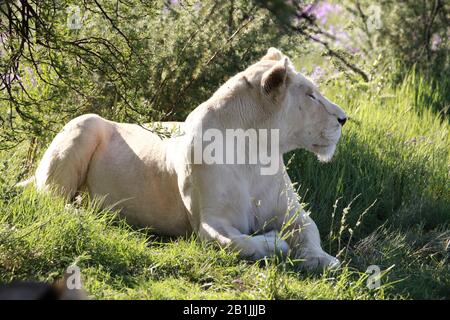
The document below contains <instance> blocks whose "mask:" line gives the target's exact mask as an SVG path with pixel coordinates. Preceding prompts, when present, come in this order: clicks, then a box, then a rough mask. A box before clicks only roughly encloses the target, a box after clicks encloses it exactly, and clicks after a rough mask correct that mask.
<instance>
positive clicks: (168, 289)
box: [0, 74, 450, 299]
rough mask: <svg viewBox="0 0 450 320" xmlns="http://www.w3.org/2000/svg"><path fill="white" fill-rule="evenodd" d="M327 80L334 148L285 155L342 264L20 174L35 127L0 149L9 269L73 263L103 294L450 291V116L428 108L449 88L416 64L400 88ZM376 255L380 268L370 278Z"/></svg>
mask: <svg viewBox="0 0 450 320" xmlns="http://www.w3.org/2000/svg"><path fill="white" fill-rule="evenodd" d="M322 90H323V91H324V92H325V94H326V95H327V96H328V97H329V98H331V99H332V100H334V101H335V102H336V103H338V104H339V105H341V106H342V107H343V108H344V109H345V110H346V111H347V113H348V114H349V116H350V120H349V121H348V123H347V124H346V126H345V127H344V129H343V136H342V139H341V141H340V143H339V145H338V150H337V153H336V155H335V157H334V159H333V161H332V162H330V163H326V164H323V163H319V162H318V161H317V160H316V159H315V157H314V156H313V155H312V154H310V153H308V152H306V151H302V150H299V151H296V152H293V153H291V154H288V155H286V159H285V160H286V163H287V164H288V167H289V173H290V175H291V177H292V179H293V181H294V182H295V183H296V186H297V188H298V192H299V195H300V196H301V198H302V201H303V202H304V204H305V207H306V208H307V209H308V210H309V211H310V212H311V216H312V217H313V219H314V220H315V221H316V223H317V224H318V227H319V230H320V232H321V236H322V242H323V247H324V249H326V250H328V251H330V252H331V253H332V254H334V255H338V256H339V258H340V259H341V260H342V261H343V267H342V268H340V269H339V270H336V271H326V272H323V273H307V272H304V271H301V270H299V268H298V266H297V262H296V261H292V260H289V259H286V260H282V259H279V258H273V259H269V260H264V261H258V262H256V263H254V262H247V261H243V260H240V259H238V257H237V255H236V253H233V252H232V251H230V250H228V249H221V248H219V247H218V246H217V245H216V244H214V243H202V242H200V241H199V240H198V239H196V237H195V236H192V237H188V238H163V237H157V236H155V235H153V234H152V232H151V230H142V229H140V230H136V229H134V228H132V227H131V226H129V225H127V224H126V223H125V222H124V221H121V220H119V219H118V218H116V217H115V214H114V212H112V211H110V210H102V209H100V208H99V206H98V204H97V203H96V201H94V200H90V199H88V198H87V197H86V196H84V199H83V201H82V204H75V203H69V204H67V203H65V202H64V201H63V200H62V199H55V198H54V197H50V196H48V195H43V194H38V193H37V192H36V191H35V190H34V189H33V187H32V186H30V187H27V188H26V189H25V190H23V189H21V188H17V187H15V186H14V184H15V183H16V182H17V181H18V180H20V179H23V178H24V172H26V174H30V172H31V170H32V168H33V167H34V166H35V165H36V163H35V162H33V163H29V161H27V159H29V153H30V142H29V141H25V142H22V143H21V144H20V145H19V146H17V147H16V148H14V149H11V150H8V151H6V150H5V151H1V152H0V283H2V282H10V281H12V280H19V279H22V280H27V279H35V280H41V281H53V280H55V279H57V278H59V277H60V276H61V275H62V274H63V272H64V270H65V268H67V267H68V266H70V265H72V264H76V265H77V266H79V267H80V270H81V273H82V279H83V286H84V288H85V289H86V291H87V292H88V294H89V296H90V297H91V298H94V299H429V298H433V299H449V298H450V264H449V254H450V249H449V247H450V225H449V221H450V132H449V130H450V123H449V121H448V117H445V116H443V115H442V114H441V113H439V112H438V111H436V110H435V109H433V108H432V105H433V104H434V102H435V101H438V100H439V99H441V98H442V97H441V96H440V95H443V94H445V92H446V91H445V90H438V89H436V87H435V86H431V85H430V84H429V83H427V82H426V81H425V80H423V79H422V78H420V77H419V76H416V75H415V74H411V75H410V76H408V77H406V78H405V80H404V81H403V84H401V85H399V86H397V87H396V88H395V89H390V88H389V87H388V86H384V87H382V88H381V89H380V88H377V87H376V86H370V87H361V88H355V87H351V88H350V87H348V86H347V85H346V83H345V82H343V81H338V80H336V81H330V82H328V83H326V84H324V85H323V86H322ZM54 129H55V130H57V129H59V128H54ZM44 147H45V146H42V147H41V148H39V150H37V151H36V152H37V155H38V156H37V158H39V156H40V155H42V153H43V151H44ZM33 152H34V151H33ZM371 265H376V266H379V268H380V269H381V271H382V274H381V281H380V282H381V286H379V287H377V288H373V289H371V288H369V287H368V286H367V280H368V277H369V274H367V273H366V270H367V268H368V267H369V266H371Z"/></svg>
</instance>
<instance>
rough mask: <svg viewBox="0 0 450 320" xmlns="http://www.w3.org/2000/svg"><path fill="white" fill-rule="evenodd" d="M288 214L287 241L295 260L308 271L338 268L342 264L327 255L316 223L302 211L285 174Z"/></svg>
mask: <svg viewBox="0 0 450 320" xmlns="http://www.w3.org/2000/svg"><path fill="white" fill-rule="evenodd" d="M285 182H286V185H285V187H286V193H284V194H285V195H286V198H285V200H287V214H286V216H285V219H284V221H285V226H284V227H285V228H284V229H285V230H286V232H287V238H286V241H287V243H288V244H289V246H290V248H291V250H292V254H293V256H294V257H295V258H297V259H301V260H302V267H303V268H304V269H307V270H315V269H326V268H337V267H339V265H340V262H339V260H338V259H336V258H335V257H333V256H331V255H329V254H328V253H326V252H325V251H324V250H323V249H322V247H321V245H320V234H319V229H318V228H317V226H316V224H315V222H314V221H313V220H312V219H311V217H310V216H309V215H308V214H307V213H306V212H305V211H304V210H303V209H302V207H301V205H300V202H299V201H298V197H297V194H296V193H295V191H294V189H293V187H292V183H291V180H290V178H289V176H288V175H287V173H286V172H285Z"/></svg>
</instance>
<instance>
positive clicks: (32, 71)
mask: <svg viewBox="0 0 450 320" xmlns="http://www.w3.org/2000/svg"><path fill="white" fill-rule="evenodd" d="M25 72H26V73H27V74H28V76H29V77H30V81H31V84H32V85H33V87H35V86H36V85H37V82H36V77H35V76H34V70H33V69H32V68H30V67H25Z"/></svg>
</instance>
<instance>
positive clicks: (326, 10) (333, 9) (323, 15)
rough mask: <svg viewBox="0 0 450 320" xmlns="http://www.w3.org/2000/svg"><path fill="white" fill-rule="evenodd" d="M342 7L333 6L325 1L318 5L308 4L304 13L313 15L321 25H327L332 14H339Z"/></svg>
mask: <svg viewBox="0 0 450 320" xmlns="http://www.w3.org/2000/svg"><path fill="white" fill-rule="evenodd" d="M341 10H342V7H341V6H340V5H338V4H331V3H328V2H325V1H321V2H318V3H317V4H308V5H306V6H305V8H304V9H303V10H302V13H304V14H305V13H306V14H311V15H313V16H314V17H315V18H316V19H317V20H319V22H320V23H321V24H326V23H327V21H328V16H329V14H330V13H339V12H340V11H341Z"/></svg>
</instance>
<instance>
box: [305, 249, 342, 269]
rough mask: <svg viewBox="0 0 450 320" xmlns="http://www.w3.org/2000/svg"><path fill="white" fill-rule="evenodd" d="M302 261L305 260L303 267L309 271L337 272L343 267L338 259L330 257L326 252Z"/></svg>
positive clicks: (307, 257)
mask: <svg viewBox="0 0 450 320" xmlns="http://www.w3.org/2000/svg"><path fill="white" fill-rule="evenodd" d="M301 259H302V260H303V261H302V263H301V267H302V269H305V270H307V271H313V270H327V269H328V270H330V269H331V270H335V269H338V268H339V267H340V266H341V262H340V261H339V260H338V259H337V258H335V257H333V256H330V255H329V254H327V253H325V252H323V253H319V254H312V255H307V256H305V257H303V258H301Z"/></svg>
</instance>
